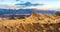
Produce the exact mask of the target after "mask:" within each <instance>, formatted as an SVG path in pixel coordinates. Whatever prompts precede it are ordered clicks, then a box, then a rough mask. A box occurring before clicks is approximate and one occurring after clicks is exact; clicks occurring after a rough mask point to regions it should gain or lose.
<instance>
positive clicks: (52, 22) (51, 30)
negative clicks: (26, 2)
mask: <svg viewBox="0 0 60 32" xmlns="http://www.w3.org/2000/svg"><path fill="white" fill-rule="evenodd" d="M0 32H60V16H57V15H54V14H37V13H35V12H32V14H31V16H30V17H28V18H25V19H16V20H7V19H5V20H0Z"/></svg>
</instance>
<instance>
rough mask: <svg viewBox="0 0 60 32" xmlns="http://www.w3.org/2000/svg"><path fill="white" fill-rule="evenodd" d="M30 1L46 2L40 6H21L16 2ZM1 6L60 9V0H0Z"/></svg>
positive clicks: (33, 2)
mask: <svg viewBox="0 0 60 32" xmlns="http://www.w3.org/2000/svg"><path fill="white" fill-rule="evenodd" d="M26 2H30V3H32V4H35V3H38V4H44V5H38V6H28V7H27V6H26V7H23V6H20V5H16V4H22V3H23V4H24V3H26ZM0 8H7V9H8V8H10V9H21V8H24V9H25V8H36V9H47V10H48V9H55V10H60V0H0Z"/></svg>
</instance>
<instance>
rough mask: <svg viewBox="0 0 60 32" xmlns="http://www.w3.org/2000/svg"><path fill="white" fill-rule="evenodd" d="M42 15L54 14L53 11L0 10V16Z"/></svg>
mask: <svg viewBox="0 0 60 32" xmlns="http://www.w3.org/2000/svg"><path fill="white" fill-rule="evenodd" d="M32 11H34V12H37V13H44V14H55V13H56V11H55V10H52V11H51V10H37V9H19V10H13V9H0V15H2V14H31V12H32Z"/></svg>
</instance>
